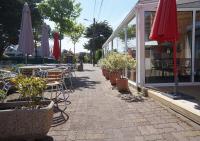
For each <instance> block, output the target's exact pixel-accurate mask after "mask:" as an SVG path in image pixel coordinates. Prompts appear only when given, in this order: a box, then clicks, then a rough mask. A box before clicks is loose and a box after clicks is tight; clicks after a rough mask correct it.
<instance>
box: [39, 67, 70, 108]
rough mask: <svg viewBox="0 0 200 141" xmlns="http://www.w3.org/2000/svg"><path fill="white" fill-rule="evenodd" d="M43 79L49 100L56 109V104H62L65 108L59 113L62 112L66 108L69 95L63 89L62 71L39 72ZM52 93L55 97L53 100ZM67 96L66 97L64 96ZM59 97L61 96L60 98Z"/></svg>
mask: <svg viewBox="0 0 200 141" xmlns="http://www.w3.org/2000/svg"><path fill="white" fill-rule="evenodd" d="M41 75H42V77H43V78H45V80H46V82H47V87H48V88H49V89H47V91H48V92H50V93H51V99H52V100H54V102H55V104H56V106H57V107H58V103H60V102H64V104H65V106H64V109H63V110H61V112H64V111H65V109H66V108H67V99H68V97H69V95H68V94H67V93H66V91H65V89H64V83H63V71H60V70H55V69H53V70H52V69H51V70H47V71H45V72H41ZM53 92H55V97H54V98H53ZM66 94H67V95H66ZM60 96H63V98H61V97H60Z"/></svg>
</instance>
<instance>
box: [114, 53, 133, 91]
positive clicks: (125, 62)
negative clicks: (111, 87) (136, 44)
mask: <svg viewBox="0 0 200 141" xmlns="http://www.w3.org/2000/svg"><path fill="white" fill-rule="evenodd" d="M119 64H120V69H121V70H125V69H133V68H135V67H136V61H135V59H134V58H132V57H131V56H130V55H128V54H124V55H122V57H121V61H120V63H119ZM116 86H117V88H118V90H119V91H128V90H129V89H128V79H127V78H124V77H123V75H121V77H120V78H117V79H116Z"/></svg>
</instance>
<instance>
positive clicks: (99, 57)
mask: <svg viewBox="0 0 200 141" xmlns="http://www.w3.org/2000/svg"><path fill="white" fill-rule="evenodd" d="M101 57H102V50H101V49H99V50H97V51H96V53H95V61H96V62H98V61H99V60H100V59H101Z"/></svg>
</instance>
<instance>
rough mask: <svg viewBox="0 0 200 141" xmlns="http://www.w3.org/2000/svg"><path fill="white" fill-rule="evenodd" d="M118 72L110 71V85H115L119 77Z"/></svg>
mask: <svg viewBox="0 0 200 141" xmlns="http://www.w3.org/2000/svg"><path fill="white" fill-rule="evenodd" d="M120 76H121V75H120V72H110V76H109V78H110V83H111V85H116V79H119V78H120Z"/></svg>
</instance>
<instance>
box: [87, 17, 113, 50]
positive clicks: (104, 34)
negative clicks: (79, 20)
mask: <svg viewBox="0 0 200 141" xmlns="http://www.w3.org/2000/svg"><path fill="white" fill-rule="evenodd" d="M112 32H113V30H112V28H111V26H110V25H109V24H108V22H107V21H104V22H99V23H95V24H91V25H90V26H89V27H88V28H87V29H86V32H85V37H86V38H88V39H90V40H89V41H88V43H87V44H85V45H84V48H85V49H88V50H97V49H102V45H103V44H104V43H105V42H106V40H107V39H108V38H109V37H110V35H111V34H112Z"/></svg>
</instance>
